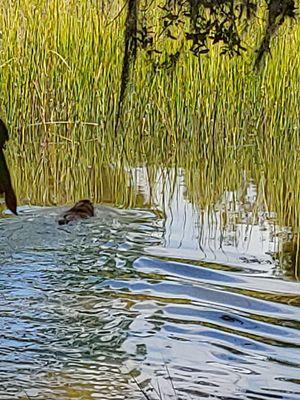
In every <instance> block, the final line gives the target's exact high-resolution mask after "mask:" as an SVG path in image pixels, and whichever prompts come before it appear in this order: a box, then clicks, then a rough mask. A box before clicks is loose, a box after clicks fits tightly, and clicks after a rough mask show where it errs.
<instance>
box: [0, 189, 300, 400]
mask: <svg viewBox="0 0 300 400" xmlns="http://www.w3.org/2000/svg"><path fill="white" fill-rule="evenodd" d="M178 190H179V191H178V193H177V194H176V196H173V200H172V201H169V202H168V204H169V206H168V207H166V208H165V213H164V214H158V213H155V212H152V211H148V210H138V209H132V210H121V209H116V208H113V207H106V206H97V207H96V217H95V218H92V219H89V220H86V221H83V222H80V223H77V224H74V225H68V226H59V225H58V224H57V217H58V215H59V214H60V213H61V211H62V208H59V207H57V208H42V207H41V208H39V207H32V208H30V207H23V208H22V207H21V208H20V216H19V217H5V218H2V219H0V238H1V240H0V268H1V274H0V398H1V399H3V400H6V399H7V400H9V399H28V398H29V399H39V400H40V399H41V400H42V399H60V400H63V399H97V398H99V399H107V400H110V399H145V398H146V397H145V396H144V395H143V393H142V391H143V390H144V391H145V392H146V394H147V396H148V398H149V399H159V398H161V399H184V400H190V399H223V400H225V399H226V400H246V399H247V400H270V399H277V400H278V399H284V400H298V399H300V308H299V306H300V283H299V282H298V281H296V280H295V279H290V278H289V275H288V274H286V273H285V271H284V269H283V268H282V265H281V264H280V262H279V261H278V259H277V258H276V251H277V248H278V240H279V239H278V235H277V234H276V232H275V231H276V229H275V227H274V223H271V222H270V223H269V222H268V220H267V218H266V216H262V215H261V217H260V218H259V220H257V221H253V220H252V224H250V223H248V222H247V218H248V217H249V215H248V216H247V215H246V214H245V215H244V218H242V219H241V220H240V221H238V222H237V223H235V224H234V225H233V224H227V227H226V229H222V228H221V227H220V215H219V214H218V212H217V211H215V212H214V213H211V212H209V211H205V212H203V213H199V212H198V211H197V210H196V209H195V207H194V206H193V205H192V204H190V203H189V202H187V201H183V199H182V197H181V194H180V189H178ZM250 219H251V218H250Z"/></svg>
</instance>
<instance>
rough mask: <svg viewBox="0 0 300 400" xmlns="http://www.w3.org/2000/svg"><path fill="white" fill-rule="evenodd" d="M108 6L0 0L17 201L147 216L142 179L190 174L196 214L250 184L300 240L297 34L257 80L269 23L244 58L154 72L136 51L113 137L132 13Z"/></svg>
mask: <svg viewBox="0 0 300 400" xmlns="http://www.w3.org/2000/svg"><path fill="white" fill-rule="evenodd" d="M106 3H107V2H102V1H100V0H99V1H92V0H83V1H80V2H78V1H76V0H69V1H66V0H39V1H37V0H18V1H7V0H5V1H4V0H0V11H1V12H0V26H1V37H0V40H1V48H0V92H1V96H0V110H1V117H3V118H4V119H5V120H6V121H7V123H8V125H9V127H10V130H11V140H10V143H9V147H8V149H7V156H8V162H9V165H10V168H11V171H12V179H13V182H14V185H15V187H16V190H17V193H18V197H19V199H20V202H21V203H26V202H29V203H33V204H60V203H69V202H72V201H74V200H75V199H78V198H79V197H83V196H84V197H85V196H89V197H91V198H93V200H94V201H95V202H102V201H105V202H110V203H113V204H115V205H120V206H145V204H143V198H142V196H141V194H140V193H139V192H138V190H137V189H136V188H134V187H133V186H132V184H131V183H132V177H131V172H130V171H131V169H132V168H134V167H137V166H141V165H147V166H149V168H150V169H151V168H153V169H155V168H158V167H163V168H172V167H182V168H184V170H185V174H186V186H187V197H188V198H189V199H190V200H191V201H192V202H194V203H195V204H198V205H199V207H201V208H203V207H207V206H209V205H212V204H214V202H215V201H217V199H218V197H219V196H220V195H221V194H222V192H224V191H225V190H228V189H231V190H238V189H239V188H240V187H241V184H242V182H243V181H244V180H245V179H246V180H248V181H249V180H253V181H254V182H255V183H256V185H257V188H258V189H257V190H258V191H259V193H258V196H257V198H258V201H261V202H263V203H264V206H265V207H266V209H268V210H271V211H273V212H275V213H276V214H277V216H278V221H279V223H280V224H282V225H284V226H290V227H291V228H292V230H294V231H295V232H297V233H299V226H300V223H299V222H300V221H299V216H300V200H299V199H300V193H299V187H300V185H299V183H300V182H299V168H298V165H299V151H300V139H299V138H300V134H299V132H300V122H299V121H300V115H299V99H300V85H299V81H300V69H299V65H300V52H299V46H300V27H297V26H294V27H290V26H288V25H286V26H284V27H283V28H282V29H281V30H280V31H279V34H278V37H277V38H275V39H274V40H273V42H272V56H271V57H267V59H266V60H265V63H264V65H263V68H262V69H261V70H260V71H259V72H258V73H255V72H253V44H254V43H255V42H256V40H257V37H258V36H259V35H260V32H261V25H259V22H258V23H257V24H258V25H257V30H256V32H257V35H258V36H256V37H253V36H252V34H251V35H250V34H249V38H248V39H247V43H248V44H249V51H248V52H247V53H245V55H244V56H243V57H239V58H235V59H230V58H228V57H224V56H220V54H219V51H218V49H217V48H213V49H212V50H211V52H210V53H209V55H207V56H203V57H201V58H200V59H197V58H195V57H194V56H193V55H192V54H191V53H190V52H189V51H188V49H187V48H186V49H184V51H183V52H182V55H181V57H180V59H179V62H178V64H177V65H176V67H174V68H171V69H169V70H159V71H157V72H154V70H153V68H152V66H151V64H150V63H149V61H148V60H147V58H146V56H145V55H144V54H139V56H138V59H137V63H136V65H135V68H134V71H133V74H132V77H131V81H130V84H129V87H128V91H127V97H126V102H125V105H124V109H123V111H124V112H123V116H122V121H121V129H120V130H119V131H118V134H117V135H116V136H115V134H114V126H115V116H116V111H117V102H118V94H119V87H120V75H121V64H122V45H123V27H124V11H122V7H123V4H120V2H114V3H111V4H110V5H109V6H108V5H107V4H106ZM154 4H155V3H154ZM116 16H118V17H117V18H116ZM167 46H169V47H168V50H170V49H171V48H172V46H174V44H173V43H169V44H168V45H167ZM151 176H153V177H155V174H151V173H150V174H149V179H150V180H151ZM150 184H152V185H155V178H154V179H153V181H152V182H150Z"/></svg>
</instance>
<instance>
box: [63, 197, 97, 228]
mask: <svg viewBox="0 0 300 400" xmlns="http://www.w3.org/2000/svg"><path fill="white" fill-rule="evenodd" d="M94 215H95V213H94V206H93V204H92V202H91V201H90V200H80V201H78V202H77V203H76V204H75V205H74V206H73V207H72V208H70V209H69V210H67V211H65V212H64V213H63V214H62V215H61V217H60V218H59V220H58V223H59V225H66V224H68V223H69V222H72V221H78V220H80V219H86V218H90V217H93V216H94Z"/></svg>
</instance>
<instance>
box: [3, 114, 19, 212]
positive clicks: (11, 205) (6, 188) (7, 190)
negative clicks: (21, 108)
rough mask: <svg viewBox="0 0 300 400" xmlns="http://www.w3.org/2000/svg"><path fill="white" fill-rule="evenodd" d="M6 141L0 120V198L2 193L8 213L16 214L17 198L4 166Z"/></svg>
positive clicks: (4, 128) (4, 127)
mask: <svg viewBox="0 0 300 400" xmlns="http://www.w3.org/2000/svg"><path fill="white" fill-rule="evenodd" d="M7 141H8V130H7V128H6V126H5V124H4V122H3V121H2V120H1V119H0V196H1V195H2V194H3V193H4V198H5V204H6V206H7V208H8V209H10V211H12V212H13V213H14V214H16V215H18V214H17V198H16V195H15V192H14V189H13V187H12V184H11V178H10V173H9V169H8V167H7V164H6V160H5V156H4V152H3V149H4V147H5V142H7Z"/></svg>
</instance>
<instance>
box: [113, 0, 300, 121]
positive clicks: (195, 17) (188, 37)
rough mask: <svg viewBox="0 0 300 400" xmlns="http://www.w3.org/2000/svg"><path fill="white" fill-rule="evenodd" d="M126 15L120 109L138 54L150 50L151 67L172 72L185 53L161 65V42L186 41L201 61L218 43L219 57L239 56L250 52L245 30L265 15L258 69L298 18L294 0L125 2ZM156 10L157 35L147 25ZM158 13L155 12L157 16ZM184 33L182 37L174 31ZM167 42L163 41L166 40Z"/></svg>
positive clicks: (256, 56) (172, 57)
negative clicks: (280, 32) (288, 23)
mask: <svg viewBox="0 0 300 400" xmlns="http://www.w3.org/2000/svg"><path fill="white" fill-rule="evenodd" d="M126 2H127V16H126V24H125V35H124V56H123V68H122V79H121V90H120V97H119V111H118V115H117V121H118V120H119V116H120V113H121V109H122V104H123V100H124V96H125V91H126V87H127V83H128V80H129V76H130V69H131V68H132V67H133V65H134V62H135V59H136V55H137V51H138V50H139V49H141V50H143V51H146V52H147V54H148V56H149V59H150V61H151V62H152V63H153V66H154V67H155V68H156V69H157V68H170V67H172V66H174V65H175V64H176V63H177V61H178V59H179V57H180V54H181V51H182V46H181V48H179V49H177V50H176V51H175V52H170V53H169V54H167V56H166V57H165V59H164V61H163V62H158V61H157V57H155V55H156V54H158V53H160V50H159V49H158V48H157V44H158V42H161V41H162V39H166V40H173V41H177V42H179V41H180V42H181V43H188V46H189V49H190V51H191V52H192V53H193V54H194V55H195V56H196V57H201V56H202V55H203V54H206V53H208V52H209V49H210V47H211V46H213V45H216V44H219V46H220V49H221V54H228V55H229V56H238V55H241V53H242V52H243V51H245V50H246V48H245V44H244V43H243V37H244V32H245V30H246V29H247V27H248V26H249V24H250V23H251V22H252V21H253V20H254V19H255V18H257V17H258V15H264V16H265V18H264V20H265V27H264V34H263V37H262V39H261V42H260V43H259V44H258V45H257V50H256V54H255V61H254V66H255V68H256V69H258V68H259V66H260V65H261V62H262V59H263V57H264V55H265V53H267V52H269V51H270V42H271V39H272V37H273V36H274V35H275V34H276V32H277V30H278V28H279V27H280V26H281V25H282V24H284V22H285V21H286V20H287V19H288V18H291V19H294V18H295V16H296V5H295V0H164V1H162V2H156V1H155V0H146V1H144V2H143V3H142V0H126ZM153 7H154V8H156V10H155V14H157V15H159V21H158V25H159V26H160V31H159V32H154V31H153V26H151V25H149V23H147V20H148V18H147V17H148V14H149V13H150V9H151V8H152V9H153ZM156 11H157V12H156ZM179 30H180V31H181V32H184V37H183V39H182V35H181V37H180V38H179V37H178V36H177V35H176V33H177V32H178V31H179ZM164 43H165V42H164Z"/></svg>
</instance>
